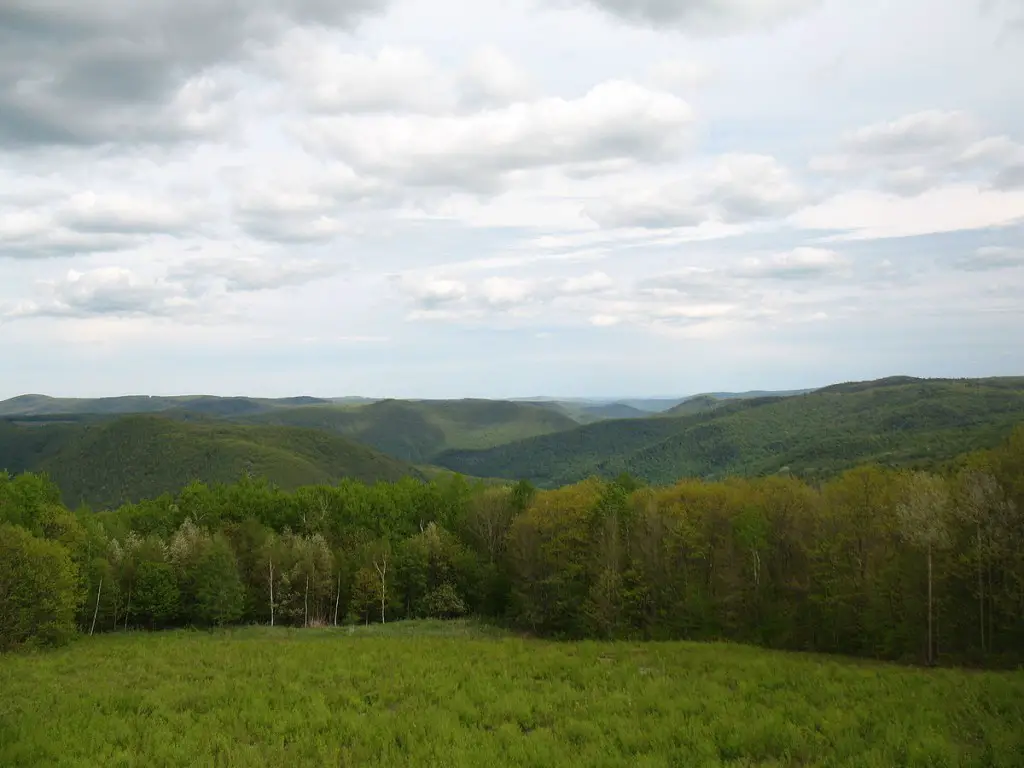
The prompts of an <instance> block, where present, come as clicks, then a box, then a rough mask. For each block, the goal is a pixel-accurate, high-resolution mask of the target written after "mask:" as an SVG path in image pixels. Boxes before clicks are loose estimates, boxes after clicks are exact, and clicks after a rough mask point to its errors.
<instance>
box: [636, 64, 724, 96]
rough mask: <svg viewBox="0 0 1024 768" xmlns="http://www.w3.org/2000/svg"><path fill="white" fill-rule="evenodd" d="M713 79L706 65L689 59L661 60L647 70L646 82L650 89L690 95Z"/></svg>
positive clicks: (710, 70)
mask: <svg viewBox="0 0 1024 768" xmlns="http://www.w3.org/2000/svg"><path fill="white" fill-rule="evenodd" d="M713 79H714V72H713V71H712V69H711V68H710V67H709V66H708V65H707V64H702V63H700V62H698V61H693V60H690V59H679V58H671V59H661V60H660V61H657V62H655V63H654V64H653V65H651V67H650V68H649V69H648V70H647V78H646V82H647V83H648V84H650V86H651V87H652V88H657V89H658V90H663V91H669V92H670V93H680V94H682V93H690V92H691V91H695V90H697V89H699V88H701V87H703V86H705V85H708V84H709V83H710V82H711V81H712V80H713Z"/></svg>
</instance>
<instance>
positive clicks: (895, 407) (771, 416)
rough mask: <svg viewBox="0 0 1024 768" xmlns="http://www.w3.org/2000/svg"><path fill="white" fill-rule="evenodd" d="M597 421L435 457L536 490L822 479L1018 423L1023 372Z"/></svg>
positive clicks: (973, 441) (998, 432)
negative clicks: (604, 482)
mask: <svg viewBox="0 0 1024 768" xmlns="http://www.w3.org/2000/svg"><path fill="white" fill-rule="evenodd" d="M686 406H687V403H683V404H681V405H680V406H678V408H679V410H680V411H681V412H683V415H681V416H675V417H673V416H671V415H666V416H663V417H661V418H655V419H643V420H628V421H606V422H600V423H597V424H592V425H587V426H582V427H577V428H575V429H573V430H569V431H567V432H561V433H558V434H553V435H546V436H542V437H537V438H532V439H529V440H522V441H519V442H516V443H510V444H508V445H502V446H498V447H496V448H492V449H489V450H482V451H451V452H448V453H445V454H442V455H441V456H439V457H437V459H436V463H438V464H440V465H442V466H445V467H448V468H449V469H452V470H454V471H458V472H464V473H467V474H473V475H478V476H481V477H504V478H509V479H526V480H529V481H531V482H533V483H536V484H538V485H541V486H544V487H555V486H558V485H564V484H567V483H573V482H577V481H579V480H582V479H584V478H586V477H589V476H591V475H597V476H600V477H605V478H611V477H615V476H616V475H618V474H620V473H622V472H629V473H630V474H632V475H634V476H635V477H638V478H641V479H643V480H645V481H648V482H652V483H671V482H674V481H675V480H677V479H679V478H682V477H704V478H718V477H724V476H727V475H762V474H772V473H776V472H780V471H789V472H792V473H796V474H798V475H800V476H803V477H806V478H809V479H811V478H818V477H825V476H828V475H830V474H834V473H835V472H837V471H840V470H842V469H846V468H849V467H852V466H856V465H857V464H860V463H864V462H868V461H873V462H880V463H884V464H889V465H894V466H931V465H934V464H935V463H938V462H941V461H944V460H947V459H949V458H951V457H953V456H955V455H956V454H958V453H960V452H962V451H964V450H971V449H976V448H985V447H990V446H993V445H995V444H996V443H997V442H998V441H999V440H1000V439H1002V438H1004V437H1005V436H1006V435H1007V434H1009V432H1010V430H1011V429H1012V427H1013V426H1014V425H1015V424H1018V423H1021V422H1024V379H987V380H970V381H952V380H919V379H907V378H899V379H891V380H880V381H877V382H859V383H854V384H844V385H836V386H834V387H827V388H825V389H822V390H818V391H815V392H812V393H809V394H804V395H796V396H792V397H770V398H749V399H731V400H727V401H717V402H716V401H713V400H710V399H702V400H699V401H697V405H696V406H691V408H697V412H696V413H685V411H686Z"/></svg>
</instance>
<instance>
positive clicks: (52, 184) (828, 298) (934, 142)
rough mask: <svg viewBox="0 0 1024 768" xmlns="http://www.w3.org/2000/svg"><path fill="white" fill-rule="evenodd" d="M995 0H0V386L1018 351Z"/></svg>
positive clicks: (111, 387)
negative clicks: (84, 1)
mask: <svg viewBox="0 0 1024 768" xmlns="http://www.w3.org/2000/svg"><path fill="white" fill-rule="evenodd" d="M1022 94H1024V1H1022V0H858V2H850V0H547V1H546V2H540V1H539V0H434V1H433V2H430V3H426V2H423V0H251V1H250V2H246V3H239V2H236V0H147V2H145V3H139V2H137V0H94V2H90V3H82V2H79V0H0V398H5V397H11V396H15V395H18V394H23V393H45V394H50V395H55V396H82V397H94V396H105V395H120V394H187V393H209V394H224V395H232V394H246V395H253V396H291V395H300V394H301V395H318V396H344V395H365V396H375V397H423V398H442V397H516V396H522V397H527V396H535V395H551V396H595V397H599V396H625V395H631V396H654V395H682V394H689V393H695V392H702V391H721V390H750V389H790V388H804V387H814V386H822V385H826V384H829V383H833V382H837V381H849V380H863V379H871V378H878V377H882V376H888V375H896V374H906V375H915V376H952V377H960V376H965V377H973V376H992V375H1013V374H1024V343H1022V341H1024V298H1022V296H1024V108H1022V101H1021V100H1022Z"/></svg>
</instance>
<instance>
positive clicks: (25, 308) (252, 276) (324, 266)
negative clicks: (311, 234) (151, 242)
mask: <svg viewBox="0 0 1024 768" xmlns="http://www.w3.org/2000/svg"><path fill="white" fill-rule="evenodd" d="M347 268H348V265H346V264H344V263H341V262H325V261H316V260H306V259H294V258H285V259H275V258H273V257H265V258H258V257H255V256H228V257H221V256H200V257H195V258H191V259H187V260H185V261H181V262H178V263H176V264H172V265H170V266H168V267H165V268H163V269H160V270H157V269H149V270H141V269H129V268H126V267H119V266H104V267H98V268H95V269H88V270H75V269H71V270H68V271H67V272H66V273H65V274H64V275H63V276H62V277H60V278H58V279H56V280H48V281H43V282H42V283H41V284H40V285H39V290H38V291H37V292H36V293H38V294H39V295H38V297H36V298H32V299H28V300H24V301H21V302H19V303H18V304H16V305H15V306H14V307H13V308H12V309H10V310H8V311H7V312H5V313H4V314H5V316H6V317H8V318H25V317H76V318H83V317H102V316H109V317H146V316H149V317H174V318H177V319H196V318H200V317H213V316H214V315H216V314H217V312H218V310H219V308H218V307H217V301H216V299H217V297H222V296H224V295H225V294H229V293H251V292H255V291H263V290H276V289H280V288H283V287H287V286H298V285H304V284H306V283H310V282H312V281H314V280H320V279H322V278H325V277H329V276H331V275H335V274H337V273H339V272H341V271H343V270H345V269H347Z"/></svg>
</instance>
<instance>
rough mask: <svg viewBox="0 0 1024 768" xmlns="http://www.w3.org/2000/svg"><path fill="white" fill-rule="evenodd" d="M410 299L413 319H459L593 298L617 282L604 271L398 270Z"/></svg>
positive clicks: (611, 289) (398, 280) (403, 290)
mask: <svg viewBox="0 0 1024 768" xmlns="http://www.w3.org/2000/svg"><path fill="white" fill-rule="evenodd" d="M392 279H393V281H394V282H395V284H396V285H397V287H398V289H399V290H400V292H401V293H403V294H404V295H405V297H406V298H407V299H409V300H410V301H411V302H412V305H413V313H412V315H411V316H410V317H411V319H425V318H432V319H441V320H458V319H467V318H477V317H481V316H484V315H488V314H500V313H503V312H516V311H519V310H521V309H524V308H527V307H531V306H533V307H543V306H551V305H552V304H553V303H555V302H558V301H560V300H570V301H573V300H583V301H586V300H590V299H594V298H596V297H600V296H604V295H607V294H609V293H611V292H614V290H615V289H616V282H615V280H613V279H612V278H611V277H610V276H609V275H607V274H605V273H604V272H590V273H587V274H582V275H575V276H571V277H565V278H556V277H544V278H541V277H538V278H522V277H512V276H509V275H495V276H492V277H487V278H484V279H482V280H477V281H472V282H469V281H465V280H461V279H452V278H448V277H439V276H423V275H417V274H406V275H397V276H394V277H393V278H392Z"/></svg>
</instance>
